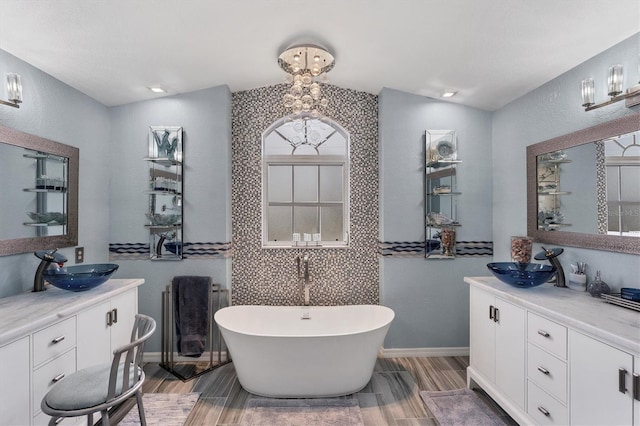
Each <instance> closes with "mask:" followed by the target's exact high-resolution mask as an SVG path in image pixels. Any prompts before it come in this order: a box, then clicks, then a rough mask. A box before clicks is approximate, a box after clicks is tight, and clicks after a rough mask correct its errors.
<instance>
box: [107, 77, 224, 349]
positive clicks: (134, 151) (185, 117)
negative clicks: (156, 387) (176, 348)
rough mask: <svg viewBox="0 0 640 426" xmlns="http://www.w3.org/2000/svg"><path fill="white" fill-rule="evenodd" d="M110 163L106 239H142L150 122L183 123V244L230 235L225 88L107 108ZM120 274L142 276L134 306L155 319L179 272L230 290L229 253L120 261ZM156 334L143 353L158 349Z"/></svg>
mask: <svg viewBox="0 0 640 426" xmlns="http://www.w3.org/2000/svg"><path fill="white" fill-rule="evenodd" d="M109 113H110V120H111V127H112V130H111V135H112V136H111V141H110V147H109V152H110V154H111V157H110V162H111V164H112V165H113V173H112V175H111V190H110V221H109V222H110V232H109V238H110V239H109V242H110V243H145V242H148V241H149V231H148V229H146V228H145V227H144V226H143V225H144V224H145V223H146V218H145V213H146V212H147V211H148V205H149V196H148V195H147V194H145V191H146V190H147V188H148V178H149V166H148V164H147V163H146V162H145V161H143V158H144V157H147V156H148V152H149V151H148V146H149V145H148V137H149V126H182V127H183V153H184V155H183V159H184V160H183V161H184V162H183V167H184V170H183V173H184V194H183V195H184V196H183V213H184V227H183V236H182V240H183V241H184V242H190V243H193V242H228V241H230V240H231V215H230V211H231V194H230V191H231V92H230V91H229V88H228V87H227V86H220V87H214V88H211V89H204V90H199V91H196V92H191V93H186V94H182V95H175V96H167V97H163V98H158V99H154V100H150V101H144V102H137V103H133V104H128V105H123V106H119V107H113V108H110V110H109ZM116 263H118V264H119V265H120V269H119V270H118V275H117V277H118V278H136V277H142V278H144V279H145V284H144V285H143V286H142V287H140V290H139V311H140V312H141V313H144V314H147V315H151V316H152V317H154V318H156V320H160V318H161V317H162V312H161V300H162V296H161V293H162V291H163V290H164V289H165V287H166V285H167V284H169V283H170V282H171V279H172V278H173V277H174V276H177V275H205V276H210V277H212V278H213V282H215V283H219V284H221V285H222V286H223V287H225V288H230V287H231V286H230V274H231V270H230V266H231V260H230V259H229V258H214V259H193V258H191V259H184V260H182V261H151V260H148V259H146V260H121V259H118V260H117V261H116ZM159 342H160V332H158V333H156V334H155V335H154V336H153V338H152V340H150V341H149V347H148V351H151V352H156V351H160V343H159Z"/></svg>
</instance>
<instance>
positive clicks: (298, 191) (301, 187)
mask: <svg viewBox="0 0 640 426" xmlns="http://www.w3.org/2000/svg"><path fill="white" fill-rule="evenodd" d="M293 181H294V188H293V199H294V201H295V202H296V203H300V202H317V201H318V166H294V167H293Z"/></svg>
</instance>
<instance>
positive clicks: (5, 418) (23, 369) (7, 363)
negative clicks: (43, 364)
mask: <svg viewBox="0 0 640 426" xmlns="http://www.w3.org/2000/svg"><path fill="white" fill-rule="evenodd" d="M29 352H30V350H29V337H24V338H22V339H20V340H18V341H17V342H14V343H10V344H8V345H6V346H3V347H1V348H0V425H28V424H29V423H30V420H31V410H30V409H29V401H30V400H31V398H30V396H29V392H30V391H29V370H30V368H31V367H30V366H29Z"/></svg>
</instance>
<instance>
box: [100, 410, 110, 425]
mask: <svg viewBox="0 0 640 426" xmlns="http://www.w3.org/2000/svg"><path fill="white" fill-rule="evenodd" d="M101 413H102V426H110V425H111V423H109V413H108V412H107V410H102V411H101Z"/></svg>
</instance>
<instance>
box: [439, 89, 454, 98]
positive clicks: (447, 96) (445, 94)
mask: <svg viewBox="0 0 640 426" xmlns="http://www.w3.org/2000/svg"><path fill="white" fill-rule="evenodd" d="M456 93H458V92H454V91H451V90H450V91H447V92H444V93H442V95H440V97H442V98H451V97H453V96H455V95H456Z"/></svg>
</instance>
